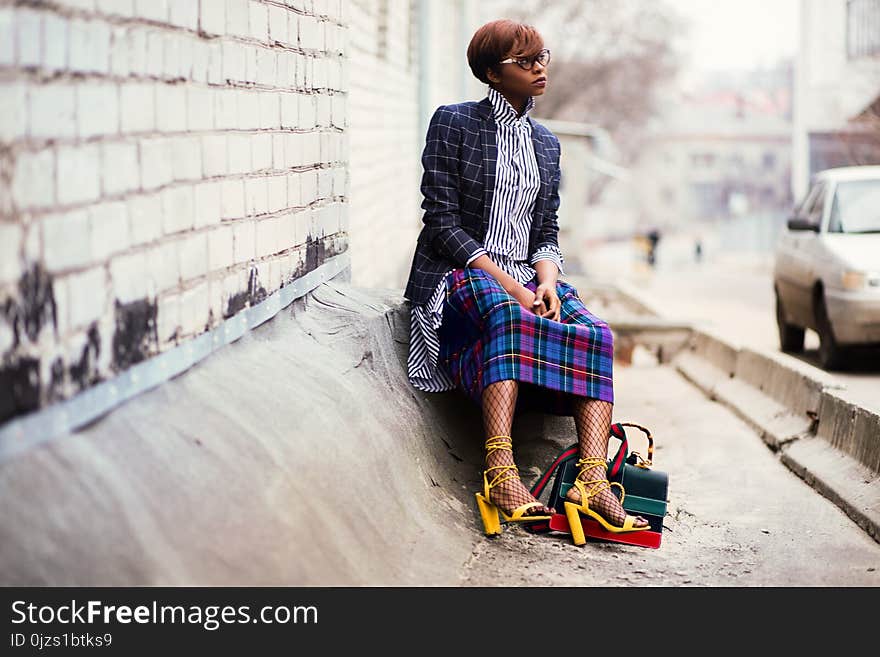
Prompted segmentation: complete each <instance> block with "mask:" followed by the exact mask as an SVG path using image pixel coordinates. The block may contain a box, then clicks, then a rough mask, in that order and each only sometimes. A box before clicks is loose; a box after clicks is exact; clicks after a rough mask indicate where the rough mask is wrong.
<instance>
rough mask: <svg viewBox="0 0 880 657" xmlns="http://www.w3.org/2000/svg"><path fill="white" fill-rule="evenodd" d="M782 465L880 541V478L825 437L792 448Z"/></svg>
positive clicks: (801, 442)
mask: <svg viewBox="0 0 880 657" xmlns="http://www.w3.org/2000/svg"><path fill="white" fill-rule="evenodd" d="M782 462H783V463H785V465H787V466H788V467H789V468H790V469H791V470H792V471H793V472H795V473H796V474H798V475H799V476H800V477H802V478H803V479H804V481H806V482H807V483H808V484H810V485H811V486H812V487H813V488H815V489H816V490H817V491H819V492H820V493H821V494H822V495H824V496H825V497H827V498H828V499H829V500H831V501H832V502H834V503H835V504H836V505H837V506H839V507H840V508H841V509H842V510H843V511H844V512H845V513H846V514H847V515H848V516H849V517H850V518H852V519H853V520H854V521H855V522H856V523H857V524H858V525H859V526H860V527H861V528H862V529H864V530H865V531H866V532H867V533H868V534H870V535H871V537H872V538H873V539H874V540H875V541H878V542H880V478H878V477H877V475H876V474H875V473H873V472H871V471H870V470H868V469H867V468H866V467H865V466H863V465H862V464H860V463H858V462H857V461H856V460H855V459H853V458H852V457H850V456H849V455H847V454H844V453H843V452H841V451H840V450H837V449H835V448H834V447H832V446H831V445H830V444H829V443H828V442H826V441H825V440H822V439H821V438H816V437H813V438H805V439H803V440H799V441H797V442H795V443H792V444H791V445H789V446H788V447H787V448H786V449H785V451H784V452H783V453H782Z"/></svg>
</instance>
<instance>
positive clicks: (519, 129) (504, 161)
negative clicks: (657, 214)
mask: <svg viewBox="0 0 880 657" xmlns="http://www.w3.org/2000/svg"><path fill="white" fill-rule="evenodd" d="M488 93H489V99H490V100H491V101H492V108H493V116H494V118H495V125H496V142H497V145H498V161H497V164H496V175H495V191H494V196H493V200H492V208H491V214H490V218H489V227H488V230H487V232H486V237H485V240H484V242H485V243H484V246H483V248H480V249H477V250H476V251H475V252H474V253H472V254H471V256H470V257H469V258H468V261H467V264H468V265H470V263H471V262H472V261H473V260H475V259H476V258H478V257H480V256H481V255H483V254H487V255H488V256H489V258H491V259H492V262H494V263H495V264H496V265H498V267H500V268H501V269H503V270H504V271H505V272H507V273H508V274H509V275H510V276H511V277H513V278H514V279H515V280H517V281H518V282H520V283H522V284H523V285H525V284H526V283H528V282H529V281H530V280H532V278H534V276H535V269H534V267H532V266H531V265H534V264H535V263H536V262H538V261H539V260H552V261H553V262H554V263H556V266H557V267H558V268H559V273H560V275H561V274H563V273H564V272H563V271H562V262H563V259H562V252H561V251H560V250H559V249H558V248H556V247H554V246H550V245H547V246H542V247H541V248H539V249H538V250H536V251H535V253H534V254H533V255H532V258H531V261H530V262H527V261H526V259H527V258H528V248H529V229H530V228H531V225H532V209H533V208H534V205H535V199H536V198H537V196H538V189H539V187H540V184H541V179H540V175H539V173H538V164H537V161H536V159H535V150H534V146H533V144H532V126H531V124H530V123H529V121H528V113H529V111H531V109H532V108H533V107H534V106H535V99H534V97H532V96H530V97H529V100H528V102H527V103H526V107H525V110H524V111H523V113H522V115H520V116H517V113H516V110H515V109H514V108H513V106H512V105H511V104H510V103H509V102H508V101H507V99H506V98H505V97H504V96H503V95H501V93H500V92H498V91H496V90H495V89H493V88H492V87H489V92H488ZM449 271H452V269H450V270H449ZM448 273H449V272H446V274H448ZM445 299H446V277H445V275H444V278H443V279H442V280H441V281H440V283H439V284H438V285H437V288H436V290H435V291H434V294H433V295H432V296H431V298H430V300H429V301H428V302H427V303H425V304H421V305H414V306H413V307H412V309H411V313H412V314H411V317H412V319H411V325H410V343H409V358H408V361H407V370H408V376H409V380H410V383H412V384H413V386H415V387H416V388H418V389H419V390H423V391H425V392H443V391H445V390H454V389H455V384H454V383H453V382H452V381H451V380H450V379H449V377H448V376H447V374H446V372H445V371H444V370H443V368H440V367H437V356H438V354H439V352H440V340H439V338H438V335H437V330H438V329H439V327H440V324H441V323H442V322H443V302H444V301H445Z"/></svg>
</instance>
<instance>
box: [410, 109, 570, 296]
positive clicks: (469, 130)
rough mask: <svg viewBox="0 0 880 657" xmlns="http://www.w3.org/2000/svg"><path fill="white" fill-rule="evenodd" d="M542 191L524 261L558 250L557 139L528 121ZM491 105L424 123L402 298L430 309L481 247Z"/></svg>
mask: <svg viewBox="0 0 880 657" xmlns="http://www.w3.org/2000/svg"><path fill="white" fill-rule="evenodd" d="M528 121H529V123H530V124H531V126H532V144H533V145H534V148H535V159H536V161H537V164H538V171H539V174H540V177H541V187H540V189H539V190H538V197H537V198H536V199H535V207H534V209H533V211H532V217H533V218H532V228H531V231H530V232H529V252H528V255H529V258H530V259H531V256H532V255H533V254H534V253H535V251H536V250H537V249H538V248H539V247H541V246H544V245H547V244H552V245H553V246H556V247H558V246H559V243H558V241H557V234H558V232H559V225H558V224H557V220H556V211H557V210H558V209H559V176H560V171H559V154H560V149H559V139H557V138H556V135H554V134H553V133H552V132H550V130H548V129H547V128H545V127H544V126H543V125H541V124H540V123H538V122H536V121H534V120H533V119H532V117H531V116H530V117H528ZM495 131H496V127H495V118H494V116H493V113H492V101H491V100H490V99H489V97H488V96H486V97H485V98H484V99H483V100H481V101H479V102H475V101H468V102H465V103H458V104H455V105H441V106H440V107H438V108H437V109H436V110H435V111H434V115H433V116H432V117H431V122H430V124H429V125H428V135H427V137H426V140H425V150H424V151H423V152H422V167H423V168H424V174H423V175H422V185H421V189H422V196H424V200H423V201H422V206H421V207H422V209H423V210H424V211H425V213H424V215H423V216H422V221H423V222H424V226H422V230H421V232H420V233H419V238H418V241H417V242H416V249H415V254H414V255H413V260H412V266H411V268H410V273H409V280H408V282H407V284H406V290H405V291H404V295H403V296H404V298H406V299H409V301H410V302H412V303H413V304H423V303H427V301H428V299H429V298H430V296H431V294H432V293H433V291H434V290H435V289H436V288H437V285H438V284H439V282H440V279H442V278H443V275H444V274H445V273H446V272H448V271H449V270H450V269H453V268H458V267H464V266H465V265H466V264H467V261H468V258H469V257H470V256H471V255H473V254H474V253H476V252H477V250H478V249H479V248H481V247H482V246H483V240H484V238H485V235H486V231H487V230H488V228H489V216H490V214H489V211H490V209H491V207H492V197H493V195H494V193H495V164H496V161H497V159H498V147H497V143H496V140H495Z"/></svg>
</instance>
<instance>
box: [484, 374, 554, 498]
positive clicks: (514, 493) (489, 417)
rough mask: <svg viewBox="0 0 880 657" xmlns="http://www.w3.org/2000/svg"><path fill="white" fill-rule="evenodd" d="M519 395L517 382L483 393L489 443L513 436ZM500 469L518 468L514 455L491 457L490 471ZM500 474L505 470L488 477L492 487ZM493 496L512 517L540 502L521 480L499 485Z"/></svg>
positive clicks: (491, 387)
mask: <svg viewBox="0 0 880 657" xmlns="http://www.w3.org/2000/svg"><path fill="white" fill-rule="evenodd" d="M518 393H519V384H518V383H517V382H516V381H515V380H508V381H496V382H495V383H491V384H489V385H488V386H486V387H485V388H484V389H483V398H482V404H483V429H484V430H485V432H486V440H489V439H490V438H492V437H494V436H510V435H511V429H512V428H513V414H514V410H515V409H516V398H517V395H518ZM496 440H506V439H496ZM497 465H514V462H513V452H512V451H507V450H500V449H499V450H493V451H492V453H491V454H487V456H486V467H487V468H489V467H493V466H497ZM499 472H501V470H492V471H490V472H489V473H488V475H487V478H488V480H489V482H490V483H491V482H492V478H493V477H494V476H495V475H496V474H498V473H499ZM489 496H490V498H491V501H492V502H493V503H494V504H497V505H498V506H499V507H501V508H502V509H504V511H505V512H506V513H508V514H510V513H511V512H512V511H513V510H514V509H515V508H517V507H518V506H522V505H523V504H528V503H529V502H535V501H537V500H535V498H534V497H533V496H532V494H531V493H529V489H528V488H526V487H525V485H524V484H523V483H522V481H520V480H519V479H509V480H507V481H504V482H502V483H500V484H498V485H497V486H495V487H494V488H492V490H491V491H490V493H489ZM550 512H551V510H550V509H548V508H547V507H546V506H543V505H541V506H535V507H532V508H531V509H529V510H528V511H526V514H527V515H542V514H547V513H550Z"/></svg>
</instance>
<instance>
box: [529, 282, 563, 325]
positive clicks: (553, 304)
mask: <svg viewBox="0 0 880 657" xmlns="http://www.w3.org/2000/svg"><path fill="white" fill-rule="evenodd" d="M534 296H535V299H534V301H533V302H532V303H533V304H534V305H533V308H534V310H533V312H534V313H535V314H536V315H540V316H541V317H545V318H547V319H552V320H555V321H557V322H558V321H559V317H560V309H561V308H562V302H561V301H560V300H559V295H558V294H556V284H555V283H552V284H551V283H541V284H540V285H539V286H538V287H537V288H536V289H535V294H534ZM545 304H546V308H545Z"/></svg>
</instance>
